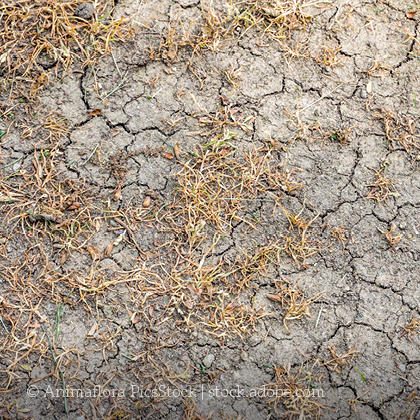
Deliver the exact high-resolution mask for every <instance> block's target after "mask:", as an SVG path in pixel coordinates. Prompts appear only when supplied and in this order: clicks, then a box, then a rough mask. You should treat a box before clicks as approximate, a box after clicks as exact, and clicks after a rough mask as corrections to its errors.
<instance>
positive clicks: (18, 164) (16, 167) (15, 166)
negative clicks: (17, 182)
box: [13, 163, 20, 172]
mask: <svg viewBox="0 0 420 420" xmlns="http://www.w3.org/2000/svg"><path fill="white" fill-rule="evenodd" d="M19 168H20V163H15V164H14V165H13V172H16V171H18V170H19Z"/></svg>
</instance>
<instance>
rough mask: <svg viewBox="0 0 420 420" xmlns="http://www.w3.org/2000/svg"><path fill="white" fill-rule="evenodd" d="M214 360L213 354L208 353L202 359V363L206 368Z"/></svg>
mask: <svg viewBox="0 0 420 420" xmlns="http://www.w3.org/2000/svg"><path fill="white" fill-rule="evenodd" d="M213 361H214V354H208V355H207V356H206V357H205V358H204V359H203V365H204V366H205V367H206V368H209V367H210V366H211V364H212V363H213Z"/></svg>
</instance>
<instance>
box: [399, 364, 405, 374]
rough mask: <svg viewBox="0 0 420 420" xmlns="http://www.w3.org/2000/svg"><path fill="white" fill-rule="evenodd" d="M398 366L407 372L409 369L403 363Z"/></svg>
mask: <svg viewBox="0 0 420 420" xmlns="http://www.w3.org/2000/svg"><path fill="white" fill-rule="evenodd" d="M398 368H399V369H400V371H401V372H405V371H406V370H407V367H406V366H405V365H404V364H402V363H401V364H400V365H398Z"/></svg>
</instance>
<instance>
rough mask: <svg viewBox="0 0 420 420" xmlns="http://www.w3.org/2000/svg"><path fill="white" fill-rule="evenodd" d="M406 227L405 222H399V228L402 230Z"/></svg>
mask: <svg viewBox="0 0 420 420" xmlns="http://www.w3.org/2000/svg"><path fill="white" fill-rule="evenodd" d="M406 227H407V223H405V222H401V223H400V229H402V230H404V229H405V228H406Z"/></svg>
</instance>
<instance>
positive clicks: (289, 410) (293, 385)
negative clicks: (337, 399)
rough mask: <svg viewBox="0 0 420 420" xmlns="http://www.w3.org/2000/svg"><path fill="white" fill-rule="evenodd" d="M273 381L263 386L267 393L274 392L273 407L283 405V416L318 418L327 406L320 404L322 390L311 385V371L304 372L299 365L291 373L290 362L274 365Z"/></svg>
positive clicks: (312, 377)
mask: <svg viewBox="0 0 420 420" xmlns="http://www.w3.org/2000/svg"><path fill="white" fill-rule="evenodd" d="M275 372H276V373H275V382H273V383H270V384H268V385H267V386H266V387H265V389H264V390H265V391H266V393H267V395H271V394H274V395H276V396H275V397H274V398H272V399H270V400H269V402H270V403H274V409H275V411H276V412H278V408H279V407H281V406H283V410H282V414H283V413H284V418H286V417H287V418H289V419H290V420H292V419H295V420H297V419H304V418H306V416H310V417H311V418H315V419H319V418H320V417H321V416H322V412H323V410H325V409H328V408H329V406H328V405H326V404H322V403H321V402H320V401H319V399H320V398H322V397H324V394H323V390H322V389H320V390H318V389H316V388H315V387H311V383H312V380H313V379H314V376H313V375H312V373H311V372H304V371H303V367H302V366H300V368H299V370H298V371H297V372H296V373H292V367H291V365H290V363H289V364H288V365H286V364H283V367H275Z"/></svg>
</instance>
